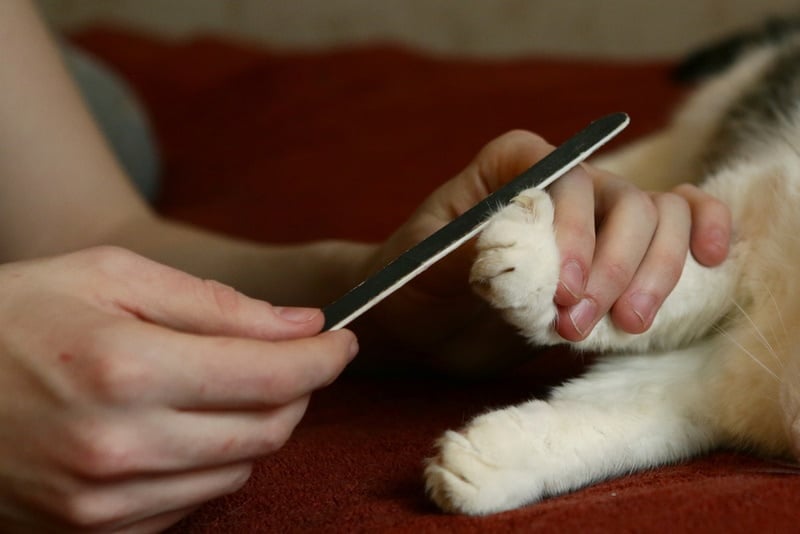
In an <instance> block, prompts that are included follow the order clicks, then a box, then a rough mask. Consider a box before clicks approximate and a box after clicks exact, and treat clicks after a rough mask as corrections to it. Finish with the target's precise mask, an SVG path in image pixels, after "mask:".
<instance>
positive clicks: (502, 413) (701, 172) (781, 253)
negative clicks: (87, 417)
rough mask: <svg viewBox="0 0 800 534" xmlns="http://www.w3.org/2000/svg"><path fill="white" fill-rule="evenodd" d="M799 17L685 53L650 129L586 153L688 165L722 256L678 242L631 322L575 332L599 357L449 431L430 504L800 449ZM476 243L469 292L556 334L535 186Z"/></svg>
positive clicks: (655, 173) (459, 507) (541, 335)
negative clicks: (656, 301) (715, 205)
mask: <svg viewBox="0 0 800 534" xmlns="http://www.w3.org/2000/svg"><path fill="white" fill-rule="evenodd" d="M768 28H773V29H774V26H770V27H768ZM799 28H800V25H798V24H794V23H792V24H787V25H784V26H781V27H780V29H781V31H780V32H775V31H773V32H771V33H770V32H762V33H752V34H748V35H749V37H745V38H743V39H736V40H734V41H728V42H727V43H723V44H722V45H720V46H717V47H716V53H714V49H713V48H712V50H711V52H710V53H709V52H708V51H704V53H702V54H697V55H695V56H693V57H692V60H691V61H690V62H689V64H688V67H689V68H684V69H683V70H682V71H681V72H682V73H683V75H686V74H687V73H690V75H691V76H694V77H698V76H700V75H703V76H705V75H706V74H707V72H704V71H719V72H713V74H712V75H711V76H710V77H708V79H706V80H703V83H702V84H701V85H700V87H699V88H698V89H697V90H696V91H695V92H694V93H693V94H692V95H691V96H690V97H689V98H688V99H687V101H686V102H685V103H684V105H683V107H682V109H681V110H679V111H678V112H677V113H676V114H675V115H674V117H673V119H672V121H671V122H670V124H669V125H668V126H667V127H666V128H665V129H664V130H663V131H661V132H659V133H657V134H654V135H652V136H650V137H648V138H645V139H643V140H641V141H638V142H635V143H633V144H632V145H630V146H628V147H625V148H623V149H622V150H621V151H620V152H618V153H616V154H613V155H610V156H606V157H604V158H603V159H601V160H598V161H597V162H596V166H599V167H601V168H605V169H607V170H609V171H612V172H614V173H616V174H618V175H620V176H625V177H648V178H650V179H651V181H650V182H648V183H643V184H640V185H642V186H643V187H644V188H647V189H668V188H670V187H673V186H675V185H677V184H678V183H681V182H685V181H688V180H689V179H691V178H692V177H698V176H700V177H702V179H701V180H699V183H700V185H701V187H702V188H703V189H704V190H706V191H708V192H709V193H711V194H712V195H714V196H716V197H717V198H719V199H720V200H722V201H723V202H725V203H727V205H728V206H729V208H730V210H731V214H732V217H733V221H734V235H733V238H732V243H731V249H730V253H729V256H728V258H727V259H726V260H725V262H724V263H723V264H722V265H720V266H717V267H714V268H707V267H703V266H701V265H700V264H699V263H697V262H696V261H695V260H694V259H693V258H692V256H691V254H688V255H687V259H686V264H685V268H684V271H683V274H682V276H681V278H680V280H679V282H678V285H677V286H676V288H675V289H674V291H673V292H672V293H671V294H670V296H669V297H668V298H667V300H666V301H665V302H664V304H663V306H662V308H661V310H660V311H659V313H658V315H657V316H656V318H655V321H654V323H653V325H652V327H651V328H650V329H649V330H648V331H647V332H645V333H643V334H639V335H634V334H628V333H625V332H623V331H621V330H618V329H616V328H615V327H614V325H613V324H612V323H611V322H610V321H609V319H608V318H605V319H603V320H602V321H601V322H600V323H599V324H598V325H597V326H596V327H595V329H594V330H593V331H592V333H591V334H590V335H589V336H588V337H587V338H586V339H585V340H583V341H581V342H578V343H575V344H574V346H575V347H576V348H577V349H579V350H591V351H599V352H601V353H603V355H601V356H600V357H599V358H598V360H597V362H596V363H595V364H593V365H592V366H591V367H590V369H589V370H588V371H587V372H586V373H585V374H584V375H582V376H580V377H577V378H575V379H572V380H570V381H568V382H566V383H564V384H562V385H560V386H557V387H556V388H554V389H553V390H552V392H551V393H550V394H549V396H548V397H547V398H546V399H541V400H540V399H534V400H531V401H529V402H525V403H522V404H519V405H515V406H510V407H507V408H503V409H499V410H494V411H490V412H488V413H484V414H482V415H479V416H477V417H476V418H474V419H473V420H472V421H471V422H469V423H468V424H467V425H466V426H465V427H464V428H463V429H461V430H459V431H447V432H446V433H445V434H444V435H443V436H442V437H441V438H440V439H439V441H438V443H437V445H436V454H435V456H434V457H433V458H431V459H430V460H428V462H427V465H426V468H425V479H426V488H427V492H428V494H429V495H430V497H431V498H432V499H433V501H434V502H435V503H436V504H437V505H438V506H439V507H441V508H442V509H443V510H445V511H449V512H454V513H464V514H472V515H484V514H491V513H496V512H501V511H504V510H509V509H513V508H517V507H520V506H523V505H526V504H530V503H533V502H536V501H538V500H541V499H543V498H546V497H549V496H553V495H558V494H561V493H564V492H568V491H571V490H575V489H578V488H581V487H583V486H586V485H589V484H592V483H593V482H597V481H600V480H604V479H608V478H611V477H615V476H621V475H624V474H626V473H629V472H633V471H636V470H640V469H646V468H650V467H654V466H657V465H662V464H667V463H671V462H677V461H680V460H684V459H687V458H690V457H692V456H696V455H699V454H702V453H705V452H707V451H710V450H713V449H716V448H720V447H728V448H735V449H738V450H743V451H748V452H753V453H756V454H759V455H762V456H765V457H784V458H795V457H798V455H800V329H798V328H796V326H797V325H798V324H799V322H800V29H799ZM732 42H733V43H734V44H735V45H736V48H735V50H731V43H732ZM715 57H716V58H720V57H721V58H722V59H723V61H718V62H716V63H715V62H714V61H711V59H713V58H715ZM704 64H705V65H704ZM477 249H478V256H477V258H476V260H475V262H474V264H473V267H472V272H471V280H472V281H473V283H474V284H475V286H476V290H477V291H478V292H479V293H480V294H481V295H482V296H483V297H484V298H486V299H487V300H488V302H489V303H490V304H491V305H493V306H494V307H496V308H498V309H499V310H500V311H501V312H502V314H503V316H504V317H505V319H506V320H508V321H509V322H510V323H511V324H513V325H514V326H515V327H516V328H518V329H519V331H520V332H521V333H522V334H523V335H524V336H525V337H526V338H527V339H528V340H530V341H531V343H533V344H534V345H537V346H540V345H553V344H560V343H564V340H563V339H561V338H559V337H558V335H557V334H556V333H555V331H554V328H553V323H554V319H555V316H556V309H555V306H554V304H553V295H554V294H555V291H556V285H557V283H558V275H559V265H560V262H559V255H558V250H557V248H556V243H555V237H554V232H553V205H552V203H551V201H550V198H549V197H548V196H547V194H546V193H545V192H541V191H538V190H535V189H532V190H528V191H526V192H524V193H522V194H521V195H519V196H518V197H517V198H516V199H515V201H514V202H512V204H510V205H509V206H507V207H505V208H503V209H501V210H500V211H499V212H497V213H496V214H495V215H494V216H493V217H492V219H491V220H490V222H489V225H488V226H487V227H486V229H485V230H484V231H483V232H482V234H481V235H480V237H479V240H478V242H477Z"/></svg>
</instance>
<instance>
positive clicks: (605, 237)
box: [549, 165, 731, 341]
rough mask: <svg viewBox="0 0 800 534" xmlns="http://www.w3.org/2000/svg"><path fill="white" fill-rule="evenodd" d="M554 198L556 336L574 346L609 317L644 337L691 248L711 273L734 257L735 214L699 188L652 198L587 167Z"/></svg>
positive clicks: (553, 191)
mask: <svg viewBox="0 0 800 534" xmlns="http://www.w3.org/2000/svg"><path fill="white" fill-rule="evenodd" d="M549 192H550V196H551V198H552V199H553V204H554V207H555V218H554V226H555V228H556V242H557V244H558V248H559V251H560V253H561V276H560V281H559V288H558V291H557V292H556V296H555V302H556V304H557V306H558V307H559V314H558V320H557V324H556V329H557V331H558V333H559V334H560V335H561V336H562V337H564V338H565V339H567V340H569V341H579V340H581V339H583V338H585V337H586V336H587V335H588V334H589V333H590V332H591V331H592V328H594V326H595V325H596V324H597V322H598V321H599V320H600V318H602V317H603V316H604V315H605V314H606V313H610V314H611V320H612V321H613V323H614V324H615V325H616V326H617V327H618V328H620V329H622V330H623V331H626V332H629V333H632V334H637V333H641V332H644V331H645V330H647V329H648V328H649V327H650V325H651V324H652V322H653V319H654V317H655V315H656V313H657V312H658V309H659V308H660V307H661V304H662V303H663V302H664V299H665V298H666V297H667V295H669V293H670V292H671V291H672V290H673V289H674V287H675V285H676V284H677V283H678V279H679V278H680V275H681V272H682V270H683V266H684V263H685V261H686V254H687V252H688V251H689V250H690V249H691V252H692V254H693V255H694V257H695V259H696V260H697V261H699V262H700V263H701V264H703V265H706V266H709V267H711V266H715V265H718V264H720V263H721V262H722V261H723V260H724V259H725V258H726V256H727V253H728V246H729V241H730V232H731V215H730V212H729V210H728V208H727V206H725V205H724V204H723V203H721V202H720V201H719V200H717V199H716V198H714V197H712V196H711V195H709V194H707V193H705V192H703V191H702V190H700V189H699V188H697V187H695V186H693V185H690V184H683V185H681V186H678V187H677V188H675V189H674V190H673V191H672V192H669V193H658V192H645V191H642V190H640V189H638V188H636V187H635V186H634V185H633V184H631V183H630V182H628V181H626V180H623V179H621V178H619V177H617V176H614V175H612V174H611V173H608V172H605V171H602V170H599V169H597V168H594V167H592V166H589V165H584V166H582V167H581V168H580V169H577V170H576V172H572V173H570V175H569V176H566V177H564V178H563V179H561V180H559V181H557V182H556V183H554V184H553V186H552V187H551V188H550V190H549Z"/></svg>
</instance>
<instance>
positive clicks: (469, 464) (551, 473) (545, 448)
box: [425, 348, 717, 515]
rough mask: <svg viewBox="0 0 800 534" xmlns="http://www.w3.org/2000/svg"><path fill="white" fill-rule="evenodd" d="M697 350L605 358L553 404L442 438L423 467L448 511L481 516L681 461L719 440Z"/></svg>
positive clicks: (536, 403)
mask: <svg viewBox="0 0 800 534" xmlns="http://www.w3.org/2000/svg"><path fill="white" fill-rule="evenodd" d="M704 361H705V355H704V354H703V353H702V352H701V351H700V349H698V348H693V349H691V350H684V351H682V352H680V353H677V352H676V353H667V354H663V355H652V354H650V355H643V356H625V357H622V358H614V359H610V360H606V361H603V362H601V363H599V364H598V365H597V366H596V367H594V368H593V369H592V370H591V371H590V372H589V373H588V374H587V375H586V376H585V377H583V378H580V379H577V380H574V381H572V382H569V383H567V384H565V385H563V386H561V387H559V388H557V389H556V390H555V391H554V392H553V395H552V397H551V398H550V400H548V401H541V400H533V401H530V402H527V403H524V404H520V405H517V406H512V407H509V408H505V409H501V410H496V411H492V412H489V413H486V414H484V415H481V416H478V417H476V418H475V419H473V420H472V421H471V422H470V423H469V424H468V425H467V426H466V427H465V428H464V429H463V430H461V431H459V432H454V431H448V432H446V433H445V434H444V436H443V437H442V438H441V439H440V440H439V442H438V444H437V447H438V451H437V452H438V454H437V455H436V457H435V458H433V459H431V460H430V461H429V463H428V465H427V467H426V470H425V478H426V486H427V490H428V493H429V495H430V496H431V498H432V499H433V500H434V501H435V502H436V503H437V504H438V505H439V506H440V507H441V508H442V509H444V510H446V511H449V512H455V513H465V514H470V515H484V514H490V513H496V512H501V511H504V510H509V509H513V508H517V507H520V506H523V505H525V504H529V503H532V502H535V501H538V500H540V499H542V498H544V497H548V496H552V495H557V494H561V493H564V492H567V491H570V490H574V489H577V488H580V487H583V486H586V485H589V484H591V483H593V482H596V481H600V480H603V479H607V478H610V477H614V476H620V475H624V474H626V473H630V472H633V471H636V470H640V469H644V468H648V467H653V466H656V465H661V464H665V463H669V462H675V461H677V460H681V459H684V458H687V457H689V456H692V455H696V454H699V453H701V452H704V451H706V450H708V449H709V448H710V447H712V446H713V445H714V444H715V442H716V440H717V438H716V437H715V436H714V435H713V433H712V431H711V430H709V428H711V427H710V426H709V425H708V424H707V423H706V421H705V415H704V413H703V412H702V410H703V409H704V407H707V406H708V402H706V399H705V398H704V395H706V394H707V393H706V390H707V388H704V387H703V381H704V380H705V378H706V377H704V374H707V371H704Z"/></svg>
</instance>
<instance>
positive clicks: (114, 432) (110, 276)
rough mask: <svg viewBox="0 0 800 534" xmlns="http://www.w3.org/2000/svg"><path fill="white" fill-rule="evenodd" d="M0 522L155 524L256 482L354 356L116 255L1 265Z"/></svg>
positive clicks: (204, 287) (308, 312) (320, 337)
mask: <svg viewBox="0 0 800 534" xmlns="http://www.w3.org/2000/svg"><path fill="white" fill-rule="evenodd" d="M0 294H2V298H0V522H1V523H2V530H3V531H5V532H8V531H43V530H47V531H50V530H53V531H58V532H66V531H71V530H81V531H84V530H93V531H94V530H97V531H110V530H114V531H118V530H119V531H135V532H150V531H157V530H161V529H164V528H166V527H167V526H169V525H170V524H172V523H174V522H176V521H178V520H179V519H180V518H182V517H183V516H185V515H186V514H188V513H189V512H191V511H192V510H194V509H195V508H196V507H198V506H199V505H200V504H202V503H203V502H205V501H208V500H210V499H213V498H215V497H218V496H221V495H224V494H227V493H230V492H232V491H235V490H236V489H238V488H239V487H241V486H242V485H243V484H244V483H245V481H246V480H247V479H248V477H249V475H250V471H251V467H252V462H253V460H254V459H256V458H258V457H260V456H262V455H265V454H268V453H271V452H273V451H275V450H276V449H278V448H280V447H281V446H282V445H283V443H284V442H285V441H286V439H287V438H288V437H289V435H290V434H291V432H292V430H293V429H294V427H295V425H296V424H297V423H298V421H299V420H300V418H301V416H302V415H303V413H304V411H305V409H306V405H307V403H308V399H309V395H310V393H311V392H312V391H314V390H315V389H317V388H320V387H322V386H325V385H326V384H328V383H330V382H331V381H332V380H334V378H335V377H336V376H337V375H338V374H339V373H340V372H341V370H342V369H343V368H344V366H345V365H346V364H347V363H348V362H349V361H350V359H351V358H352V357H353V355H354V354H355V352H356V350H357V346H356V342H355V338H354V336H353V335H352V333H350V332H348V331H338V332H327V333H323V334H318V333H319V331H320V329H321V328H322V324H323V317H322V314H321V313H320V311H319V310H315V309H301V308H280V307H273V306H270V305H269V304H267V303H265V302H259V301H256V300H252V299H249V298H247V297H244V296H243V295H241V294H239V293H237V292H235V291H234V290H232V289H230V288H228V287H226V286H222V285H221V284H217V283H214V282H208V281H203V280H200V279H197V278H194V277H191V276H189V275H186V274H183V273H181V272H179V271H176V270H173V269H171V268H168V267H165V266H162V265H159V264H157V263H154V262H151V261H149V260H146V259H144V258H142V257H140V256H136V255H134V254H133V253H130V252H127V251H124V250H121V249H113V248H99V249H91V250H87V251H82V252H78V253H74V254H69V255H65V256H60V257H55V258H51V259H44V260H37V261H31V262H25V263H10V264H6V265H2V266H0Z"/></svg>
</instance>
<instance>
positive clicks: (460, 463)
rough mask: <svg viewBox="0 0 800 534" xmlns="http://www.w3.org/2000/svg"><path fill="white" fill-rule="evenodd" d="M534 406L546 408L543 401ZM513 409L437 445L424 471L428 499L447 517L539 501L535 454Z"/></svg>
mask: <svg viewBox="0 0 800 534" xmlns="http://www.w3.org/2000/svg"><path fill="white" fill-rule="evenodd" d="M536 404H538V405H539V406H537V408H540V409H543V410H548V407H547V405H546V404H545V403H543V402H540V403H536ZM531 432H532V429H530V428H527V425H526V423H525V416H524V415H523V414H521V413H519V411H518V409H517V408H513V407H512V408H507V409H504V410H499V411H496V412H490V413H488V414H485V415H482V416H479V417H477V418H476V419H474V420H473V421H472V422H471V423H470V424H469V425H468V426H467V427H466V428H465V429H463V430H462V431H460V432H454V431H448V432H446V433H445V434H444V435H443V436H442V437H441V439H439V441H438V442H437V449H438V454H437V455H436V456H435V457H434V458H431V459H430V460H429V461H428V463H427V466H426V468H425V486H426V489H427V492H428V495H429V496H430V497H431V499H432V500H433V501H434V502H435V503H436V504H437V505H438V506H439V507H440V508H441V509H442V510H445V511H447V512H451V513H462V514H469V515H486V514H491V513H496V512H502V511H504V510H510V509H513V508H517V507H519V506H522V505H524V504H527V503H530V502H533V501H536V500H538V499H540V498H541V497H542V496H543V494H544V490H545V488H544V480H543V479H542V478H541V477H540V476H539V475H540V474H539V473H537V472H536V469H535V468H534V467H533V466H535V465H536V460H537V457H538V456H539V454H537V453H538V452H539V451H537V450H536V446H535V445H534V443H535V442H536V439H535V437H534V436H533V435H531Z"/></svg>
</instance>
